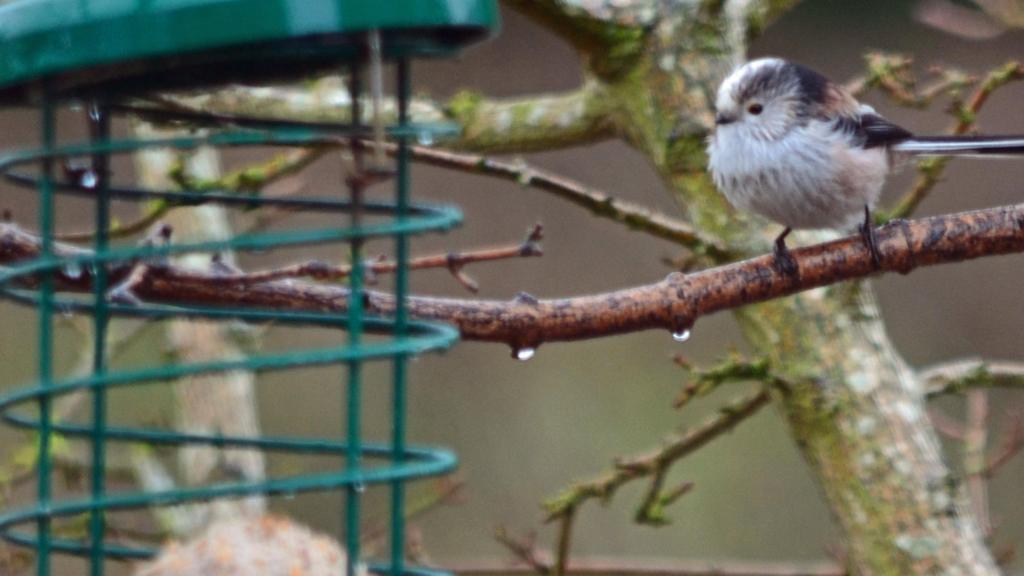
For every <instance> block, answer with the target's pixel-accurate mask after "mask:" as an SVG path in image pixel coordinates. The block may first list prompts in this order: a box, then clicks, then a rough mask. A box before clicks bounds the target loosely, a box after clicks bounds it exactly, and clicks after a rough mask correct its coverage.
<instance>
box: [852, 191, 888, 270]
mask: <svg viewBox="0 0 1024 576" xmlns="http://www.w3.org/2000/svg"><path fill="white" fill-rule="evenodd" d="M857 230H858V232H860V237H861V239H862V240H863V241H864V246H865V247H867V249H868V252H869V253H871V262H872V263H873V264H874V265H875V269H876V270H878V269H880V268H881V267H882V253H881V252H880V251H879V250H878V236H877V235H876V233H875V223H874V221H873V220H872V219H871V209H870V208H868V207H867V206H865V207H864V222H863V223H862V224H861V225H860V226H858V227H857Z"/></svg>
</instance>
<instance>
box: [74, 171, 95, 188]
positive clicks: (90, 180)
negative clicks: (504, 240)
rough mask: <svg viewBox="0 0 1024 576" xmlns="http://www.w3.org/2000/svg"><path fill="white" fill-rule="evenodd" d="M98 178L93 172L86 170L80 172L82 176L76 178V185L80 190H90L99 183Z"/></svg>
mask: <svg viewBox="0 0 1024 576" xmlns="http://www.w3.org/2000/svg"><path fill="white" fill-rule="evenodd" d="M99 180H100V179H99V176H97V175H96V171H95V170H86V171H84V172H82V175H81V176H79V177H78V184H79V185H80V186H81V187H82V188H89V189H90V190H91V189H93V188H95V187H96V184H98V183H99Z"/></svg>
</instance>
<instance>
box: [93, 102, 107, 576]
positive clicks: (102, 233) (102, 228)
mask: <svg viewBox="0 0 1024 576" xmlns="http://www.w3.org/2000/svg"><path fill="white" fill-rule="evenodd" d="M89 121H90V129H91V140H92V143H93V144H94V145H99V146H102V145H103V144H106V143H107V141H109V140H110V114H109V111H108V109H107V107H106V104H105V103H100V102H96V103H93V105H92V107H91V108H90V110H89ZM92 171H93V177H94V180H93V181H92V182H93V183H94V184H95V187H96V237H95V241H94V242H93V248H94V250H95V252H96V255H97V256H99V255H101V254H104V253H106V251H107V248H108V247H109V238H108V232H109V230H110V194H109V186H110V158H109V156H108V155H107V154H105V153H99V154H95V155H94V156H93V158H92ZM93 270H94V274H95V276H94V278H93V284H92V293H93V300H94V302H95V310H94V311H93V359H92V370H93V374H94V375H95V376H97V377H101V376H103V374H104V373H105V372H106V370H107V365H106V364H107V363H106V348H107V325H108V323H109V319H110V311H109V309H108V307H107V267H106V266H104V265H97V266H96V267H95V268H94V269H93ZM106 428H107V391H106V389H105V388H103V387H102V386H100V387H97V388H96V389H95V390H94V391H93V405H92V434H91V436H92V499H93V502H98V501H100V500H102V499H103V497H104V494H105V492H106V477H105V472H106V468H107V462H106V458H107V453H106ZM104 524H105V518H104V511H103V510H100V509H98V508H97V509H94V510H93V511H92V514H91V515H90V518H89V538H90V541H91V543H92V545H91V547H90V549H89V573H90V574H91V576H103V539H104Z"/></svg>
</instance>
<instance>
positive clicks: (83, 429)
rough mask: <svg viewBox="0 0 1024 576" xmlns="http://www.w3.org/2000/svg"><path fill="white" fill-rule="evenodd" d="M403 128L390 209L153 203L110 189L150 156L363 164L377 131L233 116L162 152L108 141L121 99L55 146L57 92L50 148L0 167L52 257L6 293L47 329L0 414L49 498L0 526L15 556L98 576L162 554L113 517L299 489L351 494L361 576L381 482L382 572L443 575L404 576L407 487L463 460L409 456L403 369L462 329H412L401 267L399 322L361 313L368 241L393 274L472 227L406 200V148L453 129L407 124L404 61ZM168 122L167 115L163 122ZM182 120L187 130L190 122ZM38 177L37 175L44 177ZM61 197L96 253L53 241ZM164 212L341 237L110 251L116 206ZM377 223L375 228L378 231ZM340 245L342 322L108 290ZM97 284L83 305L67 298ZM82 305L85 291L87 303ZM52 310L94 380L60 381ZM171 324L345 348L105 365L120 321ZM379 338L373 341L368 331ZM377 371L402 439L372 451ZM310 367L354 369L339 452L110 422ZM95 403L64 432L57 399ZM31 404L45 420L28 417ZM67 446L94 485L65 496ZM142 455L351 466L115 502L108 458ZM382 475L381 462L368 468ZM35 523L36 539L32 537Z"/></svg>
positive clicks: (47, 112)
mask: <svg viewBox="0 0 1024 576" xmlns="http://www.w3.org/2000/svg"><path fill="white" fill-rule="evenodd" d="M364 68H365V61H363V60H357V61H355V62H353V63H352V64H351V65H350V67H349V69H348V72H349V78H350V81H351V87H352V93H353V97H352V102H353V103H354V107H355V108H356V109H355V110H353V114H352V117H353V118H356V119H359V118H361V117H362V115H361V114H360V113H359V110H358V102H359V98H358V97H357V95H358V94H359V93H360V87H361V85H362V77H363V74H364V72H365V70H364ZM396 69H397V78H396V84H397V87H398V89H397V91H398V109H399V116H398V121H397V123H396V124H395V125H393V126H389V127H388V129H387V134H388V136H389V137H390V138H394V139H396V140H397V142H398V151H397V157H396V160H395V168H394V183H395V192H394V200H393V201H391V202H371V201H367V200H365V199H364V198H363V190H362V188H363V184H362V183H360V182H359V181H358V179H350V181H349V182H348V190H347V191H345V192H344V193H342V194H338V193H332V194H324V195H321V196H310V197H290V198H267V197H260V196H243V195H238V194H234V193H231V192H227V191H209V192H200V191H177V190H150V189H143V188H139V187H135V186H125V185H121V184H117V183H115V182H114V181H113V178H112V176H111V172H110V158H111V156H112V155H116V154H127V153H132V152H136V151H139V150H143V149H150V148H169V149H175V150H190V149H194V148H196V147H199V146H208V145H209V146H217V147H244V146H260V147H265V146H289V147H292V146H319V145H327V144H337V143H338V140H339V138H347V139H348V145H349V147H350V149H351V152H352V154H353V155H354V158H355V159H356V164H357V167H358V168H360V169H363V170H367V169H369V168H367V167H366V166H363V160H362V159H361V156H362V153H361V151H362V149H363V147H364V146H365V145H364V142H363V139H364V138H366V137H367V134H368V127H366V126H363V125H361V124H359V123H358V121H356V122H354V123H352V124H350V125H316V124H296V123H270V124H268V123H267V122H266V121H260V120H252V119H246V118H234V119H232V122H231V123H232V124H233V125H234V127H233V128H231V129H228V130H218V131H215V132H211V133H210V134H207V135H190V136H182V137H175V138H165V139H155V140H130V139H126V140H119V139H114V138H113V137H112V136H111V128H110V127H111V118H112V116H114V115H115V114H117V113H120V112H123V111H126V110H131V106H129V105H127V104H125V102H123V101H121V100H119V99H117V98H116V97H113V96H104V97H97V96H95V95H93V99H94V103H93V104H92V105H91V106H90V108H89V115H90V117H91V138H90V141H89V142H86V143H79V144H68V145H59V144H58V142H57V137H56V133H57V112H58V109H59V108H60V107H61V106H62V105H64V104H66V100H64V99H63V97H62V95H59V94H56V93H54V92H52V91H47V92H46V93H45V94H44V96H43V98H42V100H41V106H40V108H39V111H40V127H41V132H42V134H41V147H40V148H38V149H35V150H27V151H19V152H11V153H7V154H3V155H0V174H2V175H3V177H4V178H5V179H6V180H7V181H8V182H10V183H13V184H15V185H17V186H21V187H29V188H31V189H32V190H34V191H35V192H36V193H37V194H38V197H39V202H40V204H39V206H40V209H39V223H38V229H39V234H40V237H41V240H42V242H41V249H40V252H39V255H38V257H37V258H35V259H33V260H31V261H26V262H22V263H19V264H17V265H14V266H10V267H7V268H3V269H0V295H2V296H3V297H5V298H7V299H10V300H13V301H15V302H19V303H23V304H27V305H31V306H34V307H35V308H36V309H37V310H38V321H39V342H38V346H39V348H38V349H39V358H38V360H39V364H38V380H37V381H36V382H35V383H34V384H33V385H31V386H29V387H26V388H22V389H19V390H15V391H13V392H10V393H8V394H6V395H4V396H2V397H0V416H2V418H3V420H4V421H6V422H7V423H8V424H10V425H12V426H15V427H18V428H23V429H27V430H31V431H34V432H35V433H36V434H37V435H38V438H39V460H38V474H37V480H38V494H37V499H36V502H35V503H34V505H32V506H28V507H25V508H23V509H18V510H12V511H3V512H2V513H0V536H2V537H3V538H5V539H7V540H8V541H10V542H13V543H15V544H18V545H22V546H27V547H31V548H33V549H34V550H35V551H36V553H37V558H38V560H37V573H38V574H41V575H47V574H50V573H51V569H52V556H53V555H54V554H55V553H61V554H71V555H77V556H83V557H86V558H88V559H89V563H90V573H91V574H93V575H95V576H99V575H102V574H103V571H104V566H105V560H106V559H141V558H148V557H150V556H152V554H153V553H154V550H152V549H150V548H147V547H141V546H135V545H130V544H124V543H116V542H109V541H108V540H107V534H106V530H105V515H106V514H107V513H109V512H113V511H118V510H124V509H133V508H148V507H153V506H168V505H175V504H180V503H185V502H193V501H203V500H210V499H215V498H231V497H242V496H246V495H252V494H269V495H293V494H297V493H301V492H311V491H326V490H343V491H344V493H345V509H344V513H343V516H344V522H343V524H344V527H345V539H346V548H347V551H348V566H347V570H348V573H349V574H355V573H356V570H357V569H358V567H359V563H360V562H362V561H363V559H362V557H361V554H360V550H359V525H360V520H361V511H360V503H361V499H362V498H363V491H364V490H365V488H366V487H367V486H370V485H376V484H380V485H383V486H386V487H387V489H388V490H389V491H390V528H391V541H390V553H389V556H388V558H387V559H386V560H384V561H382V562H379V563H371V564H370V567H371V569H372V570H374V571H376V572H379V573H388V574H393V575H395V576H398V575H400V574H416V575H421V576H426V575H431V574H434V573H435V571H432V570H427V569H423V568H415V567H408V566H406V565H405V563H404V547H405V543H404V539H403V535H404V490H405V484H406V482H408V481H409V480H412V479H416V478H421V477H427V476H435V475H440V474H444V473H447V472H449V471H451V470H453V469H454V467H455V466H456V463H457V461H456V457H455V456H454V454H453V453H451V452H450V451H448V450H445V449H440V448H428V447H417V446H410V445H408V444H407V442H406V427H407V426H406V421H407V414H406V412H407V410H406V395H407V390H406V386H407V379H408V374H407V361H408V359H409V358H410V357H411V356H414V355H417V354H421V353H424V352H428V351H431V350H440V349H444V348H447V347H449V346H451V345H452V344H453V343H454V342H455V341H456V340H457V337H458V334H457V332H456V331H455V330H454V329H453V328H451V327H449V326H445V325H439V324H431V323H425V322H419V321H415V320H413V319H410V318H409V315H408V312H407V310H406V308H405V299H406V296H407V294H408V270H407V268H406V267H405V266H404V265H403V266H399V268H398V271H397V276H396V278H395V288H394V289H395V296H396V312H395V314H394V316H393V317H388V318H379V317H371V316H367V315H366V314H365V312H364V310H363V308H362V302H363V294H364V290H365V271H364V268H363V264H362V262H363V258H364V256H363V251H362V245H363V243H364V242H365V241H366V240H368V239H371V238H393V240H394V243H395V256H396V261H397V262H399V263H407V261H408V258H409V237H410V236H412V235H415V234H421V233H425V232H430V231H437V230H445V229H448V228H451V227H453V226H455V225H456V224H457V223H458V222H459V220H460V218H461V215H460V213H459V211H458V210H457V209H455V208H452V207H446V206H433V205H427V204H420V203H414V202H412V201H411V200H410V180H409V168H410V166H409V164H410V161H409V148H408V141H409V139H410V138H413V137H416V136H418V135H422V134H427V133H431V134H433V133H437V134H441V133H443V132H444V127H443V126H436V125H416V124H413V123H412V122H411V121H410V118H409V113H408V107H409V100H410V96H409V94H410V63H409V59H408V58H407V57H400V58H398V59H397V61H396ZM168 114H170V113H168ZM187 116H188V115H184V114H183V115H181V117H180V118H178V119H184V120H191V121H194V120H196V118H188V117H187ZM81 158H86V159H89V161H90V170H91V173H92V174H93V175H94V177H95V178H94V180H93V181H90V182H83V181H82V180H81V179H78V180H75V179H71V178H69V176H68V175H67V174H64V175H63V176H62V175H59V174H58V173H57V172H58V167H59V165H60V163H62V162H67V161H69V160H74V159H81ZM33 167H36V168H35V169H33ZM65 195H77V196H85V197H88V198H92V199H93V201H94V205H95V216H94V222H95V224H94V225H95V230H96V233H95V237H94V241H93V246H92V250H91V251H90V252H88V253H85V252H82V253H78V252H73V253H72V252H66V251H63V250H61V249H60V247H59V246H57V245H56V244H55V242H54V236H55V229H54V209H55V204H56V202H57V199H58V198H59V197H61V196H65ZM153 199H161V200H164V201H166V202H169V203H172V204H174V205H197V204H204V203H215V204H219V205H223V206H226V207H229V208H230V207H233V208H238V209H251V208H259V207H279V208H287V209H289V210H291V211H295V210H309V211H315V212H317V213H324V212H328V213H331V214H335V215H336V217H337V219H338V223H337V225H335V226H331V227H326V228H322V229H315V230H304V229H303V230H291V231H284V232H274V233H259V234H251V235H241V236H237V237H234V238H231V239H228V240H222V241H207V242H197V243H190V244H171V245H147V246H131V247H126V246H114V245H113V244H112V243H111V239H110V238H109V234H108V233H107V231H108V230H109V229H110V225H111V216H110V207H111V204H112V202H114V201H115V200H117V201H145V200H153ZM368 216H373V217H374V218H373V219H372V221H370V220H368V218H367V217H368ZM326 243H343V244H347V246H348V257H349V258H350V261H351V262H352V271H351V274H350V276H349V286H348V309H347V312H346V313H344V314H339V313H328V312H313V311H310V312H298V311H280V310H259V309H250V308H223V307H213V306H209V305H201V304H197V305H180V306H169V305H157V304H149V303H141V304H126V303H122V302H115V301H111V300H110V298H109V297H108V293H109V291H110V289H111V287H112V286H114V285H115V284H116V282H117V281H118V280H119V279H120V278H121V275H123V273H124V272H125V270H128V269H130V268H131V267H132V266H135V265H138V264H139V263H159V262H160V260H161V259H162V258H165V257H167V256H170V255H175V254H183V253H192V252H219V251H226V250H233V251H257V250H269V249H275V248H281V247H287V246H305V245H313V244H326ZM82 286H87V287H88V288H89V290H88V291H87V293H86V294H81V293H78V294H76V293H74V291H72V290H66V289H68V288H75V287H82ZM79 292H81V291H80V290H79ZM57 313H80V314H88V315H90V316H91V319H92V323H93V330H94V334H95V338H94V342H95V343H94V350H93V357H94V361H93V365H92V372H91V374H89V375H86V376H80V377H72V378H58V377H57V376H56V375H55V372H54V367H53V357H54V352H55V349H54V339H53V321H54V316H55V314H57ZM123 317H132V318H142V319H147V320H165V319H172V318H197V319H200V318H201V319H208V320H214V321H229V320H242V321H246V322H252V323H273V324H274V325H281V326H317V327H328V328H333V329H338V330H343V331H345V332H346V333H347V334H348V336H347V341H346V343H345V344H344V345H341V346H334V347H327V348H318V349H301V350H294V351H290V352H287V353H283V352H278V353H264V354H259V355H254V356H250V357H247V358H243V359H225V360H217V361H207V362H198V363H177V364H167V365H161V366H154V367H146V368H134V369H116V368H114V367H112V366H109V365H108V361H107V350H106V336H105V335H106V333H107V328H108V325H109V323H110V320H111V319H112V318H123ZM368 333H372V334H375V335H382V336H383V337H382V338H374V339H367V338H364V334H368ZM367 362H389V363H390V364H391V378H390V380H391V387H392V419H393V420H392V428H391V437H390V438H389V439H388V441H386V442H381V443H374V442H368V441H365V440H364V439H363V438H362V435H361V394H362V391H363V390H362V388H363V386H364V384H366V382H364V379H363V372H362V368H363V366H364V364H365V363H367ZM314 365H341V366H346V367H347V377H346V381H345V382H344V383H343V384H344V388H345V397H344V398H343V399H342V400H341V408H340V410H341V411H342V412H343V413H345V414H346V415H347V425H346V430H344V431H343V434H341V436H340V439H327V438H322V439H316V438H300V437H258V438H248V437H235V436H225V435H204V434H194V433H184V432H179V431H173V430H164V429H156V428H145V427H122V426H114V425H111V424H110V423H109V422H108V417H109V406H108V402H107V400H108V394H109V392H110V391H112V390H114V389H117V388H124V387H129V386H132V387H134V386H141V385H159V384H170V383H173V382H174V381H175V380H176V379H179V378H182V377H186V376H193V375H198V374H213V373H222V372H227V371H232V370H246V371H252V372H258V373H259V372H270V371H279V370H288V369H293V368H297V367H306V366H314ZM80 391H85V392H88V393H89V394H90V396H91V401H92V406H91V412H92V418H91V422H90V423H89V424H72V423H67V422H59V421H55V420H54V418H53V415H52V407H53V402H54V399H56V398H58V397H61V396H64V395H68V394H71V393H75V392H80ZM32 406H36V407H37V409H36V411H33V410H30V408H31V407H32ZM57 436H61V437H66V438H82V439H86V440H87V441H88V443H89V445H90V446H91V447H92V456H91V465H92V468H91V474H90V485H89V489H88V493H87V494H83V495H80V496H77V497H70V498H56V497H55V496H54V493H53V489H52V488H53V487H52V484H51V476H52V473H53V467H52V456H51V450H52V443H53V439H54V438H55V437H57ZM111 442H116V443H136V442H140V443H146V444H152V445H165V446H187V445H197V444H198V445H210V446H215V447H219V448H249V449H259V450H265V451H269V452H286V453H291V454H302V455H309V456H315V455H330V456H335V457H340V458H342V459H343V462H344V465H343V466H342V467H341V468H340V469H338V470H334V471H330V472H326V473H319V474H305V475H295V476H288V477H279V478H269V479H266V480H263V481H260V482H242V481H238V482H223V483H217V484H213V485H209V486H201V487H181V488H175V489H172V490H168V491H164V492H134V491H133V492H126V491H111V490H110V489H109V488H108V486H107V485H106V482H105V476H104V471H105V466H106V456H107V449H108V445H109V444H110V443H111ZM371 463H375V464H373V465H371ZM80 515H86V516H88V519H89V522H88V534H89V537H88V538H86V539H82V540H76V539H68V538H62V537H59V536H58V535H56V534H54V531H53V522H54V520H56V519H61V518H68V517H73V516H80ZM33 525H34V527H35V530H34V531H32V530H30V528H31V527H32V526H33Z"/></svg>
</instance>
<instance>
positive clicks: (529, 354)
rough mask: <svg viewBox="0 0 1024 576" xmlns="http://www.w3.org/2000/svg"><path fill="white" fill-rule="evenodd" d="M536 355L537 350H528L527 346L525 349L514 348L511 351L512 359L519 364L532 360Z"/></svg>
mask: <svg viewBox="0 0 1024 576" xmlns="http://www.w3.org/2000/svg"><path fill="white" fill-rule="evenodd" d="M536 355H537V349H536V348H530V347H529V346H527V347H525V348H515V349H514V350H512V357H513V358H515V359H516V360H519V361H520V362H526V361H527V360H529V359H530V358H533V357H534V356H536Z"/></svg>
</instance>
